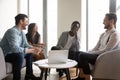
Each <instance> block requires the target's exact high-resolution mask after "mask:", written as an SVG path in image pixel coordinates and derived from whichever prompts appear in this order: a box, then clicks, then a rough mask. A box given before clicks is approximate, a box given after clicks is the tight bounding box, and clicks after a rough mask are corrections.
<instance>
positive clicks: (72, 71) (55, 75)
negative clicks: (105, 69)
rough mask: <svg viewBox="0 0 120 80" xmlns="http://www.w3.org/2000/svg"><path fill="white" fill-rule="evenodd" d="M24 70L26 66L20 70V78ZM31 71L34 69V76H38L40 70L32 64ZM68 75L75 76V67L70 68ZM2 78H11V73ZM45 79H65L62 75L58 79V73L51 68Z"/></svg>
mask: <svg viewBox="0 0 120 80" xmlns="http://www.w3.org/2000/svg"><path fill="white" fill-rule="evenodd" d="M25 70H26V68H23V69H22V71H21V73H22V74H21V80H24V76H25ZM33 71H34V75H35V76H40V72H41V71H40V69H39V68H38V67H37V66H35V65H33ZM70 76H71V78H73V77H75V76H76V69H75V68H71V69H70ZM4 80H12V74H11V75H9V76H8V77H6V78H5V79H4ZM42 80H44V77H43V79H42ZM47 80H66V77H62V78H60V79H59V76H58V73H57V72H56V70H55V69H51V72H50V74H49V75H48V77H47Z"/></svg>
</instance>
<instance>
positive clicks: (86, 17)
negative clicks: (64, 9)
mask: <svg viewBox="0 0 120 80" xmlns="http://www.w3.org/2000/svg"><path fill="white" fill-rule="evenodd" d="M82 4H83V5H82V21H83V22H82V26H81V27H82V28H81V29H82V30H83V31H82V33H81V34H82V37H81V43H82V45H83V46H84V47H83V46H82V45H81V48H82V47H83V48H82V50H84V51H85V50H90V49H92V48H93V47H94V46H95V45H96V43H97V41H98V39H99V37H100V34H101V33H102V32H103V31H104V25H103V19H104V16H105V14H106V13H108V12H109V0H92V1H91V0H82ZM85 35H86V38H85ZM85 39H86V41H85ZM84 43H86V45H85V44H84Z"/></svg>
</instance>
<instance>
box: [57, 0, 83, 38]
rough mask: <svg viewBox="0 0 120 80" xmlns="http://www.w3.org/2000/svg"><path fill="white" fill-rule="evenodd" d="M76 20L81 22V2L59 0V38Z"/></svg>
mask: <svg viewBox="0 0 120 80" xmlns="http://www.w3.org/2000/svg"><path fill="white" fill-rule="evenodd" d="M75 20H77V21H79V22H81V0H58V37H59V36H60V34H61V33H62V32H63V31H68V30H70V27H71V23H72V22H73V21H75ZM79 35H80V30H79Z"/></svg>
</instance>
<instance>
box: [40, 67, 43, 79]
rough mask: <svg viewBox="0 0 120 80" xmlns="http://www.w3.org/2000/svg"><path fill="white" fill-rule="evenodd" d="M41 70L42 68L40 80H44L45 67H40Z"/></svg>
mask: <svg viewBox="0 0 120 80" xmlns="http://www.w3.org/2000/svg"><path fill="white" fill-rule="evenodd" d="M40 70H41V74H40V80H42V78H43V73H44V69H43V68H40Z"/></svg>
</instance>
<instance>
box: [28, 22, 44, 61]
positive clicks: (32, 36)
mask: <svg viewBox="0 0 120 80" xmlns="http://www.w3.org/2000/svg"><path fill="white" fill-rule="evenodd" d="M26 38H27V41H28V43H29V44H30V45H32V46H35V47H42V48H44V47H45V44H44V43H41V37H40V34H39V33H38V26H37V24H36V23H31V24H29V25H28V33H27V34H26ZM41 53H43V51H42V52H41ZM41 53H40V54H39V55H34V60H35V61H36V60H39V59H44V58H45V57H44V55H43V54H41Z"/></svg>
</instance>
